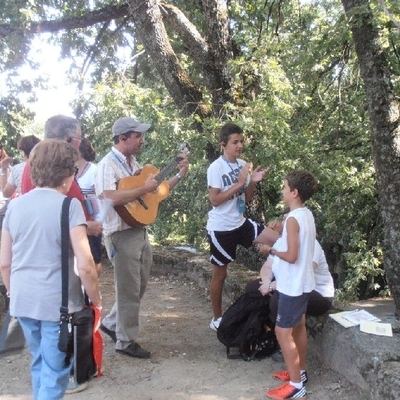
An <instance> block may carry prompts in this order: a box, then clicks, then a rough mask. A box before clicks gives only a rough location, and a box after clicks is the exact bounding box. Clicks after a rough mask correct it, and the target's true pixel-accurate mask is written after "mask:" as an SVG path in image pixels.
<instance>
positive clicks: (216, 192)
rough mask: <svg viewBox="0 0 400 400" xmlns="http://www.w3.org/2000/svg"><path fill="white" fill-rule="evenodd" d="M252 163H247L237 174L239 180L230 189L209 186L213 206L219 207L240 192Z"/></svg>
mask: <svg viewBox="0 0 400 400" xmlns="http://www.w3.org/2000/svg"><path fill="white" fill-rule="evenodd" d="M249 168H250V164H245V165H244V166H243V168H242V169H241V170H240V173H239V175H238V176H237V182H236V183H235V184H234V185H232V186H231V187H230V188H229V189H228V190H225V191H222V190H221V189H220V188H214V187H211V186H210V187H209V189H208V191H209V195H210V202H211V205H212V206H213V207H218V206H220V205H221V204H223V203H225V202H226V201H228V200H229V199H230V198H231V197H232V196H233V195H234V194H235V193H236V192H238V191H239V190H240V189H241V188H242V187H243V186H244V185H245V184H246V180H247V174H248V172H249Z"/></svg>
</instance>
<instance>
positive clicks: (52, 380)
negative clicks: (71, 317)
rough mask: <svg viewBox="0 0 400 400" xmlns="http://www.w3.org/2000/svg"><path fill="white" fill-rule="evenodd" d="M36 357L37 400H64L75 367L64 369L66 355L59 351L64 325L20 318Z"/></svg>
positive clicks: (35, 380) (35, 393) (34, 374)
mask: <svg viewBox="0 0 400 400" xmlns="http://www.w3.org/2000/svg"><path fill="white" fill-rule="evenodd" d="M18 321H19V322H20V324H21V326H22V329H23V331H24V335H25V339H26V341H27V343H28V346H29V350H30V352H31V354H32V364H31V374H32V389H33V396H34V399H35V400H56V399H62V398H63V397H64V393H65V391H66V390H67V386H68V382H69V373H70V369H71V367H70V366H69V367H66V368H65V367H64V360H65V353H63V352H61V351H60V350H58V337H59V331H60V323H59V322H54V321H38V320H36V319H31V318H22V317H19V318H18Z"/></svg>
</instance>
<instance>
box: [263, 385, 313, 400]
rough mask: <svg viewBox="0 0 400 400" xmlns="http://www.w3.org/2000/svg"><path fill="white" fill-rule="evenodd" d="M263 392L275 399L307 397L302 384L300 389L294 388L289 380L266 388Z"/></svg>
mask: <svg viewBox="0 0 400 400" xmlns="http://www.w3.org/2000/svg"><path fill="white" fill-rule="evenodd" d="M265 394H266V395H267V396H268V397H269V398H270V399H276V400H286V399H303V400H305V399H306V398H307V391H306V387H305V386H304V385H303V387H302V388H301V389H296V388H295V387H294V386H292V385H291V384H290V383H289V382H286V383H284V384H283V385H281V386H278V387H277V388H275V389H271V390H267V391H266V392H265Z"/></svg>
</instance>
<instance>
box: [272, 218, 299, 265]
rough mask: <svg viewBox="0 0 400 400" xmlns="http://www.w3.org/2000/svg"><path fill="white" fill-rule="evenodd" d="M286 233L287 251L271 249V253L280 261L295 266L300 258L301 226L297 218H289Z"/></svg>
mask: <svg viewBox="0 0 400 400" xmlns="http://www.w3.org/2000/svg"><path fill="white" fill-rule="evenodd" d="M286 231H287V250H286V251H277V250H275V249H273V248H272V249H270V251H269V253H270V254H272V255H274V256H277V257H279V258H280V259H282V260H284V261H287V262H289V263H291V264H294V263H295V262H296V260H297V257H298V256H299V232H300V226H299V223H298V222H297V220H296V218H294V217H289V218H288V219H287V220H286Z"/></svg>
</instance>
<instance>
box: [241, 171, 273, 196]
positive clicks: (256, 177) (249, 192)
mask: <svg viewBox="0 0 400 400" xmlns="http://www.w3.org/2000/svg"><path fill="white" fill-rule="evenodd" d="M268 172H269V167H268V168H266V169H261V166H260V165H259V166H258V167H257V168H256V169H255V170H254V171H253V172H252V174H251V176H250V182H249V185H248V186H247V189H246V197H245V199H246V203H248V202H249V201H250V200H251V199H252V198H253V195H254V189H255V187H256V185H257V183H258V182H261V181H262V180H263V179H264V177H265V175H267V174H268Z"/></svg>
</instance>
